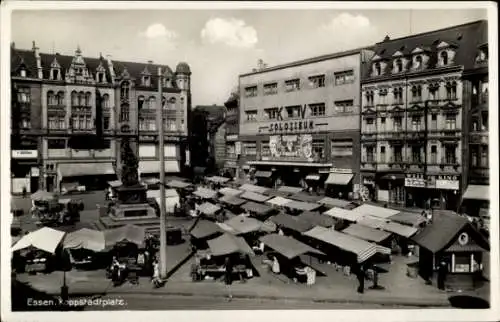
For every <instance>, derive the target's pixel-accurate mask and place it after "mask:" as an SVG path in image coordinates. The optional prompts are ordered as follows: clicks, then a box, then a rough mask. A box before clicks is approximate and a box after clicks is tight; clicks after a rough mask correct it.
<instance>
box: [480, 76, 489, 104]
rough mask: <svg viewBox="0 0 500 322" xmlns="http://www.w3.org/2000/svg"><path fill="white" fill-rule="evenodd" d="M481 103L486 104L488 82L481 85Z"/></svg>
mask: <svg viewBox="0 0 500 322" xmlns="http://www.w3.org/2000/svg"><path fill="white" fill-rule="evenodd" d="M481 103H488V81H483V82H482V83H481Z"/></svg>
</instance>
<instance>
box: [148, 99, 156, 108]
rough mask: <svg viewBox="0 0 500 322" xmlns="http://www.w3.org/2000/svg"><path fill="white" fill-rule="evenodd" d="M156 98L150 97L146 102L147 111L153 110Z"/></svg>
mask: <svg viewBox="0 0 500 322" xmlns="http://www.w3.org/2000/svg"><path fill="white" fill-rule="evenodd" d="M155 103H156V98H155V97H153V96H151V97H150V98H149V100H148V109H150V110H153V109H154V108H155Z"/></svg>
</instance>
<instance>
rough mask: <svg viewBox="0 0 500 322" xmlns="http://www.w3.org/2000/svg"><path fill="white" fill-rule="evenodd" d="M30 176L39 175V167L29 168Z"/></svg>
mask: <svg viewBox="0 0 500 322" xmlns="http://www.w3.org/2000/svg"><path fill="white" fill-rule="evenodd" d="M31 176H32V177H39V176H40V169H38V168H36V167H32V168H31Z"/></svg>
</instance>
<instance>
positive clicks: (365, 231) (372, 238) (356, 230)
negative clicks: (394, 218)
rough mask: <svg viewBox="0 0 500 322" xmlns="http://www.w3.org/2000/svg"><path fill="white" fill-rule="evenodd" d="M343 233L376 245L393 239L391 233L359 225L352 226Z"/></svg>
mask: <svg viewBox="0 0 500 322" xmlns="http://www.w3.org/2000/svg"><path fill="white" fill-rule="evenodd" d="M342 232H343V233H344V234H348V235H351V236H354V237H357V238H359V239H363V240H366V241H369V242H374V243H381V242H383V241H385V240H387V239H388V238H389V237H391V233H388V232H386V231H383V230H379V229H375V228H371V227H367V226H363V225H359V224H352V225H350V226H349V227H347V228H346V229H344V230H342Z"/></svg>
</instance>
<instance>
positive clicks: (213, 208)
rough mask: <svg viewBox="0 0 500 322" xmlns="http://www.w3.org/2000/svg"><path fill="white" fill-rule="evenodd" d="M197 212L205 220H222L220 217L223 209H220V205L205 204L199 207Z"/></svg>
mask: <svg viewBox="0 0 500 322" xmlns="http://www.w3.org/2000/svg"><path fill="white" fill-rule="evenodd" d="M197 210H198V211H199V213H200V214H201V215H202V216H203V218H207V219H210V220H217V219H220V218H218V215H219V214H220V212H221V210H222V208H221V207H219V206H218V205H214V204H213V203H210V202H204V203H202V204H201V205H199V206H198V207H197ZM218 221H220V220H218Z"/></svg>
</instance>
